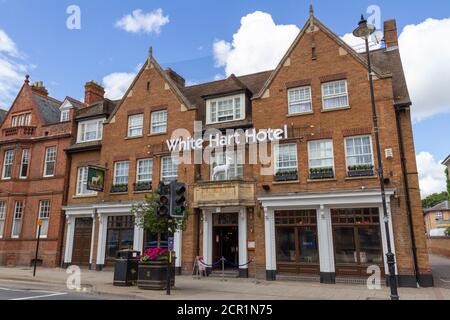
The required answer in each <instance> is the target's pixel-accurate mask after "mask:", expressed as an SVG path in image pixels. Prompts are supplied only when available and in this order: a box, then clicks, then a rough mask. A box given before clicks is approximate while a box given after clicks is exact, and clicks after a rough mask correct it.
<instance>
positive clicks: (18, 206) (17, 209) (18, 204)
mask: <svg viewBox="0 0 450 320" xmlns="http://www.w3.org/2000/svg"><path fill="white" fill-rule="evenodd" d="M24 208H25V206H24V202H23V200H17V201H15V202H14V212H13V213H14V215H13V224H12V228H11V238H13V239H18V238H20V233H21V232H22V222H23V209H24ZM17 223H19V226H18V227H17V228H18V234H14V230H15V229H16V224H17Z"/></svg>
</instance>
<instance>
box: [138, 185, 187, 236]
mask: <svg viewBox="0 0 450 320" xmlns="http://www.w3.org/2000/svg"><path fill="white" fill-rule="evenodd" d="M157 198H158V195H157V194H155V193H152V194H150V195H147V196H146V198H145V202H143V203H140V204H137V205H133V207H132V208H131V213H132V214H134V215H135V217H136V218H135V223H136V225H137V226H139V227H141V228H143V229H144V230H147V231H150V232H151V233H154V234H159V235H160V234H165V233H167V230H168V229H169V232H170V233H172V234H173V233H175V232H177V231H180V230H185V229H186V222H187V217H188V212H186V214H185V216H184V218H182V219H175V218H170V219H167V217H161V216H158V215H157V212H156V210H157V208H158V204H157V203H156V199H157Z"/></svg>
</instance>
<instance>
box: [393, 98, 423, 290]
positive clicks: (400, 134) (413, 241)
mask: <svg viewBox="0 0 450 320" xmlns="http://www.w3.org/2000/svg"><path fill="white" fill-rule="evenodd" d="M402 110H405V106H395V119H396V122H397V132H398V140H399V145H400V157H401V165H402V175H403V185H404V188H405V196H406V208H407V215H408V222H409V233H410V235H411V249H412V254H413V260H414V276H415V277H416V282H417V286H418V287H419V286H420V285H419V272H418V270H419V263H418V259H417V247H416V237H415V234H414V225H413V218H412V206H411V197H410V195H409V180H408V173H407V171H406V157H405V145H404V141H403V131H402V127H401V122H400V112H401V111H402Z"/></svg>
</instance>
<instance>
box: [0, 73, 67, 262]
mask: <svg viewBox="0 0 450 320" xmlns="http://www.w3.org/2000/svg"><path fill="white" fill-rule="evenodd" d="M60 106H61V102H60V101H58V100H56V99H54V98H52V97H50V96H48V92H47V90H46V89H45V87H44V86H43V84H42V82H37V83H35V84H33V85H30V84H29V77H28V76H27V77H26V79H25V82H24V84H23V86H22V88H21V90H20V92H19V94H18V95H17V97H16V99H15V100H14V102H13V104H12V106H11V108H10V109H9V111H8V112H7V113H6V115H4V116H2V117H3V121H2V124H1V127H0V135H1V137H0V153H1V156H0V161H1V168H2V169H1V177H0V265H8V266H11V265H28V264H30V263H31V262H32V260H33V259H34V254H35V248H36V240H37V221H38V219H41V220H42V221H43V224H42V232H41V245H40V254H39V257H38V259H39V260H40V261H42V263H43V265H44V266H55V265H58V264H59V257H60V252H61V244H62V238H63V234H62V226H63V221H64V220H63V219H61V218H62V217H63V215H62V211H61V207H62V205H63V203H64V201H65V193H66V192H65V187H66V185H67V183H68V180H67V179H66V176H67V174H68V167H67V160H66V159H67V158H66V155H65V152H64V149H66V148H67V147H68V146H69V145H70V143H71V139H72V138H71V137H72V129H73V128H72V123H71V122H70V121H66V120H64V119H61V112H60V110H59V107H60Z"/></svg>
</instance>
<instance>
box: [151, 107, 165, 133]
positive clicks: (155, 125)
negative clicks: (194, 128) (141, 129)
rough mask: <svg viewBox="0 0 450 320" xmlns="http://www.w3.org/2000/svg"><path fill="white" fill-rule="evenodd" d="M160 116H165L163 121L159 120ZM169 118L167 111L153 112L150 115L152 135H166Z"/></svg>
mask: <svg viewBox="0 0 450 320" xmlns="http://www.w3.org/2000/svg"><path fill="white" fill-rule="evenodd" d="M159 115H163V117H162V120H161V119H160V118H159ZM168 116H169V115H168V113H167V110H159V111H153V112H152V113H151V115H150V118H151V119H150V134H163V133H166V132H167V123H168V120H167V119H168ZM157 117H158V118H157Z"/></svg>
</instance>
